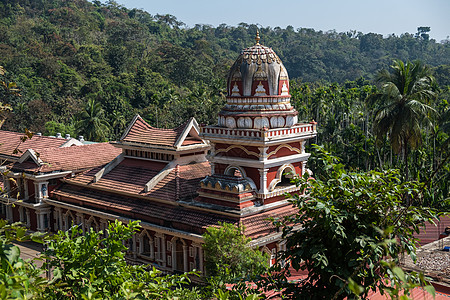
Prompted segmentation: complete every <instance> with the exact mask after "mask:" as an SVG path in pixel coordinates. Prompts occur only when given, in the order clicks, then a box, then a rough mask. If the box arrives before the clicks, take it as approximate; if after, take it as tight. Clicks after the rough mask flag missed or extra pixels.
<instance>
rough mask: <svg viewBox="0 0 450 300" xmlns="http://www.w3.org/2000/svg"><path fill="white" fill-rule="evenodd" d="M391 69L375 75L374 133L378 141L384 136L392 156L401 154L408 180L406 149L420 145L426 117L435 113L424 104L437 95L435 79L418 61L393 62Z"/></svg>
mask: <svg viewBox="0 0 450 300" xmlns="http://www.w3.org/2000/svg"><path fill="white" fill-rule="evenodd" d="M391 68H392V69H393V70H392V72H388V71H387V70H382V71H380V72H379V73H378V75H377V81H378V82H379V83H381V92H380V93H377V94H374V95H372V96H371V97H370V98H369V100H370V101H371V102H372V104H375V107H376V109H375V119H374V124H373V126H374V133H375V136H376V138H377V140H378V141H381V140H382V139H383V138H384V136H387V137H388V139H389V141H390V143H391V147H392V149H393V150H394V152H395V153H397V154H400V153H402V152H403V159H404V162H405V177H406V178H408V177H409V172H408V147H410V148H412V149H414V148H416V147H417V146H418V145H420V144H421V142H422V136H421V127H422V126H427V125H431V121H430V119H429V116H430V114H431V113H434V112H435V111H434V109H433V108H432V107H430V106H429V105H428V104H427V103H429V101H430V100H431V99H432V98H434V97H435V96H436V93H435V92H434V88H433V87H434V78H433V77H432V76H431V75H430V74H431V72H430V69H429V68H428V67H427V66H425V65H423V64H422V63H421V62H420V61H415V62H407V63H406V64H405V63H403V62H402V61H401V60H395V61H394V63H393V65H392V66H391Z"/></svg>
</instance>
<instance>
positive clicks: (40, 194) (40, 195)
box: [34, 181, 48, 203]
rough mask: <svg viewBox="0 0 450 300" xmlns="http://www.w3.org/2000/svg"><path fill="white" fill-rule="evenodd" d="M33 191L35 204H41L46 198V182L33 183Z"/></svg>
mask: <svg viewBox="0 0 450 300" xmlns="http://www.w3.org/2000/svg"><path fill="white" fill-rule="evenodd" d="M34 190H35V195H36V196H35V197H36V203H41V202H42V201H43V200H44V199H46V198H48V181H42V182H35V183H34Z"/></svg>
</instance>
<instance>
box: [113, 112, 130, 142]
mask: <svg viewBox="0 0 450 300" xmlns="http://www.w3.org/2000/svg"><path fill="white" fill-rule="evenodd" d="M111 119H112V127H113V128H114V129H113V130H114V135H115V138H117V137H118V136H119V135H120V134H121V133H122V130H123V129H124V128H125V126H126V125H127V121H126V120H125V117H124V116H123V114H121V113H120V112H118V111H116V110H114V111H113V112H112V114H111Z"/></svg>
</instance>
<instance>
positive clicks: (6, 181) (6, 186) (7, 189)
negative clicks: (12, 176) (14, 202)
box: [3, 175, 11, 197]
mask: <svg viewBox="0 0 450 300" xmlns="http://www.w3.org/2000/svg"><path fill="white" fill-rule="evenodd" d="M3 185H4V189H5V192H6V194H7V195H8V197H9V196H10V191H11V183H10V182H9V178H8V176H5V175H3Z"/></svg>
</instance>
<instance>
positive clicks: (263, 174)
mask: <svg viewBox="0 0 450 300" xmlns="http://www.w3.org/2000/svg"><path fill="white" fill-rule="evenodd" d="M258 171H259V185H260V189H259V193H260V194H267V193H268V192H269V190H268V188H267V172H269V169H258Z"/></svg>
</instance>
